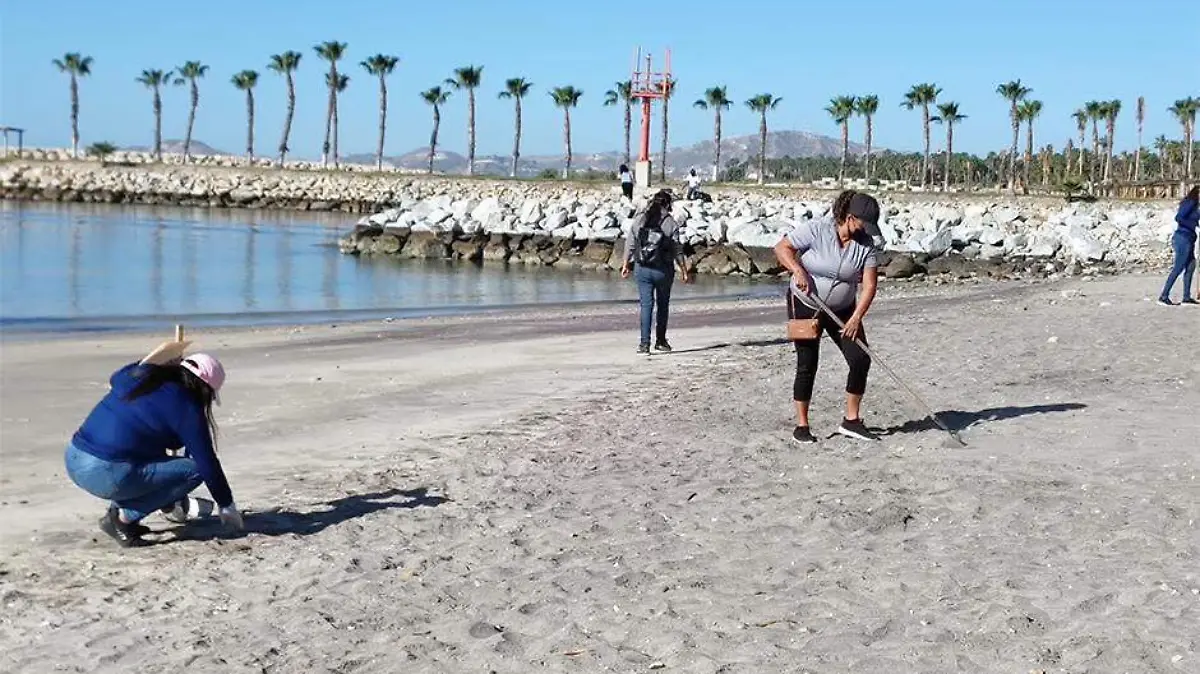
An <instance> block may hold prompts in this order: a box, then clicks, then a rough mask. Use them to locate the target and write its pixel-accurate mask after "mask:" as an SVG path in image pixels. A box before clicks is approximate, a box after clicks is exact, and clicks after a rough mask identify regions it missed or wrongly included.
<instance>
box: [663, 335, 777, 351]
mask: <svg viewBox="0 0 1200 674" xmlns="http://www.w3.org/2000/svg"><path fill="white" fill-rule="evenodd" d="M791 343H792V342H791V341H790V340H788V339H786V338H780V339H751V340H747V341H744V342H721V343H719V344H710V345H708V346H697V347H695V348H691V349H675V350H674V351H672V352H671V353H670V354H662V355H674V354H682V353H703V352H705V351H716V350H718V349H728V348H729V347H731V346H744V347H747V348H750V347H762V346H781V345H783V344H791ZM655 355H660V354H655Z"/></svg>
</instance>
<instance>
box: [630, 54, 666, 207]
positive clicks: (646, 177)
mask: <svg viewBox="0 0 1200 674" xmlns="http://www.w3.org/2000/svg"><path fill="white" fill-rule="evenodd" d="M664 61H665V63H664V66H663V69H662V70H661V71H658V72H655V70H654V66H653V62H652V61H651V58H650V53H649V52H646V57H645V69H644V70H643V69H642V50H641V48H640V47H639V48H638V50H637V52H636V54H635V55H634V57H633V76H632V77H631V78H630V79H629V83H630V96H631V97H632V98H633V99H634V100H637V101H641V103H642V142H641V145H640V148H639V151H638V160H637V164H635V165H634V171H633V174H634V181H635V182H636V183H637V185H638V186H639V187H649V186H650V107H651V105H652V104H653V103H654V101H655V100H656V99H657V100H662V99H664V98H666V97H667V96H668V95H669V93H670V86H671V50H670V49H668V50H666V58H665V59H664Z"/></svg>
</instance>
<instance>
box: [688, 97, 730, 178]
mask: <svg viewBox="0 0 1200 674" xmlns="http://www.w3.org/2000/svg"><path fill="white" fill-rule="evenodd" d="M692 105H693V106H695V107H697V108H699V109H701V110H712V111H713V145H714V146H715V150H714V151H713V170H712V179H713V182H716V181H717V180H718V179H719V177H720V171H721V111H722V110H728V109H729V106H731V105H733V101H731V100H729V94H728V92H727V91H726V88H725V87H724V86H720V87H713V88H711V89H707V90H705V92H704V98H701V99H699V100H697V101H696V102H695V103H693V104H692Z"/></svg>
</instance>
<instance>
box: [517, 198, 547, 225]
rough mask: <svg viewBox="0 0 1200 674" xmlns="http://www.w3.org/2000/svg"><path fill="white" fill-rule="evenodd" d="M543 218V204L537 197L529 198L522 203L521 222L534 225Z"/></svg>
mask: <svg viewBox="0 0 1200 674" xmlns="http://www.w3.org/2000/svg"><path fill="white" fill-rule="evenodd" d="M541 219H542V205H541V204H540V203H538V201H537V200H536V199H527V200H526V201H525V203H524V204H522V205H521V224H523V225H532V224H534V223H535V222H539V221H540V220H541Z"/></svg>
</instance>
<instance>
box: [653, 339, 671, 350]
mask: <svg viewBox="0 0 1200 674" xmlns="http://www.w3.org/2000/svg"><path fill="white" fill-rule="evenodd" d="M654 350H655V351H662V352H663V353H671V345H670V344H668V343H667V340H665V339H664V340H663V341H661V342H659V343H657V344H655V345H654Z"/></svg>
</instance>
